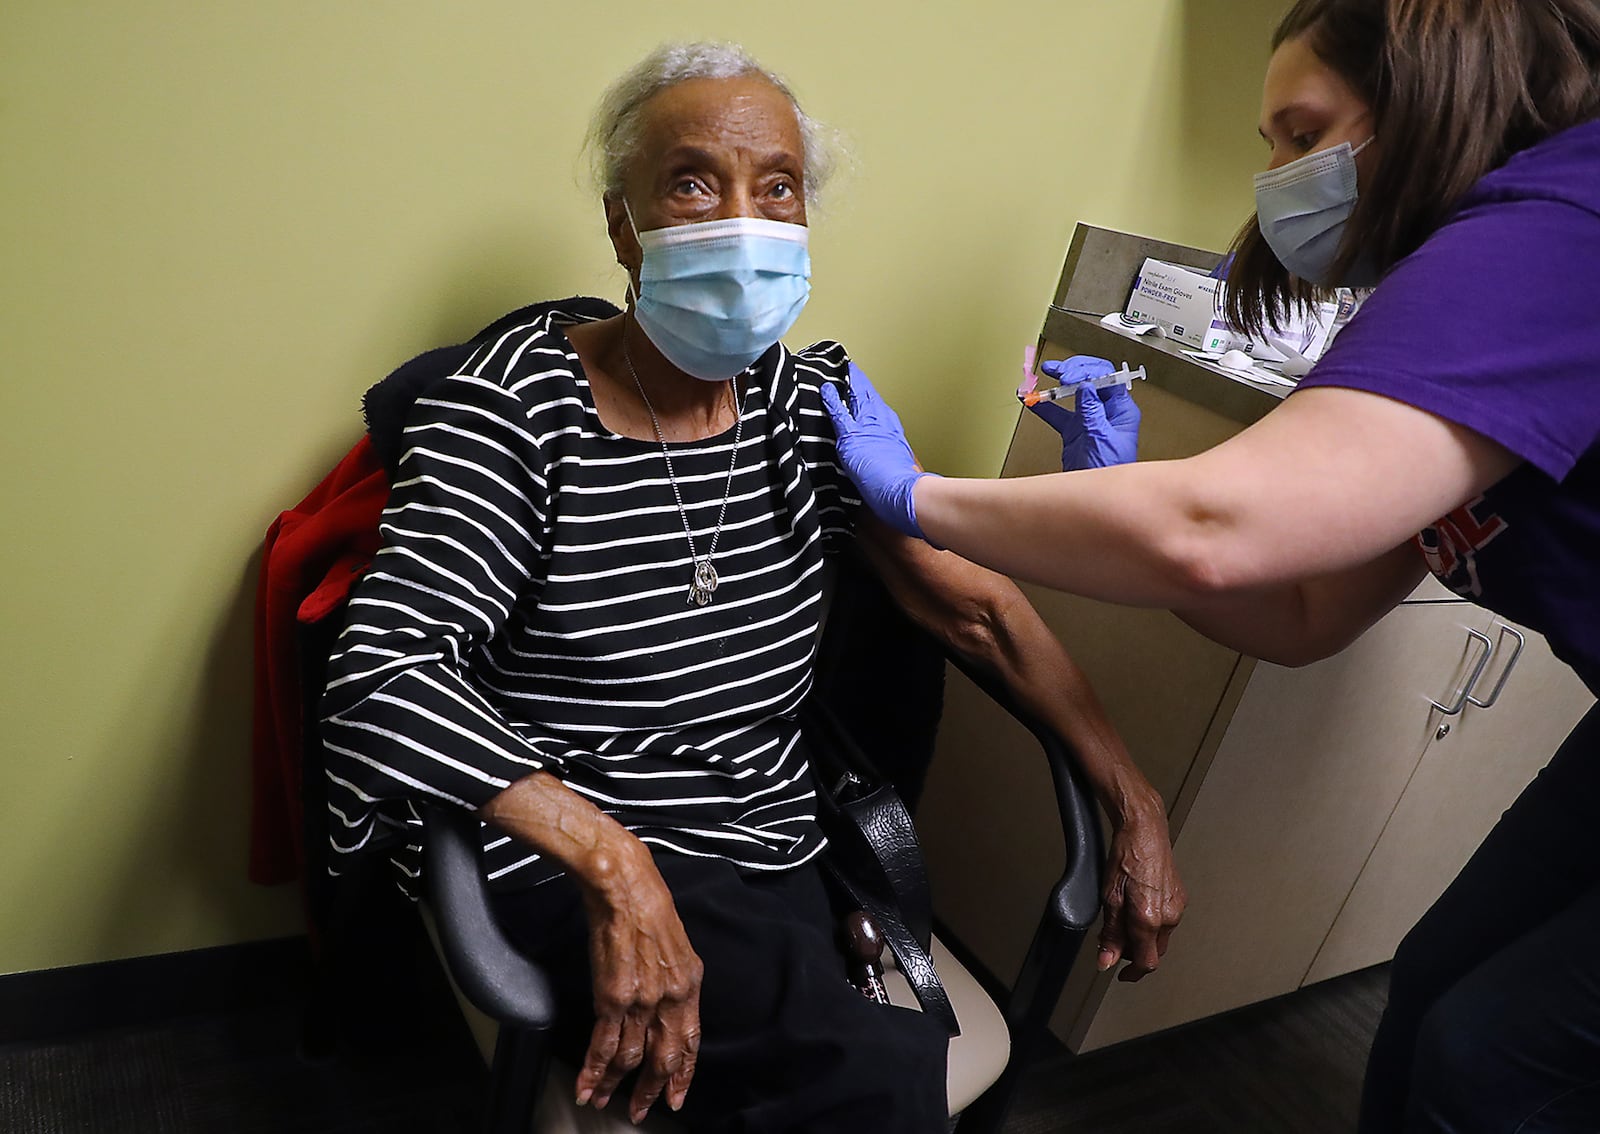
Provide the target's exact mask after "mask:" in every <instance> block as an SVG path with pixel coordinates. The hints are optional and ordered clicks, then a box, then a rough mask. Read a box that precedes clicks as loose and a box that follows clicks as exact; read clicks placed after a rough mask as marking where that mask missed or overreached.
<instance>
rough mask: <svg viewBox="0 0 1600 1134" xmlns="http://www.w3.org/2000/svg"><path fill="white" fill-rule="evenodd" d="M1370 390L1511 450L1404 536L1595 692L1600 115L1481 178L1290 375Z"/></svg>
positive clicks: (1599, 534)
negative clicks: (1501, 470)
mask: <svg viewBox="0 0 1600 1134" xmlns="http://www.w3.org/2000/svg"><path fill="white" fill-rule="evenodd" d="M1312 386H1342V387H1347V388H1349V389H1355V390H1366V391H1369V392H1371V393H1375V394H1382V395H1384V396H1386V397H1390V398H1394V399H1395V400H1397V401H1401V402H1405V403H1407V404H1408V405H1413V406H1416V407H1417V408H1418V409H1422V410H1426V411H1427V412H1429V413H1431V414H1435V415H1437V416H1439V417H1441V418H1445V419H1446V420H1448V421H1453V422H1456V423H1457V424H1459V425H1464V426H1466V427H1467V428H1469V429H1472V430H1474V431H1475V432H1477V433H1481V434H1482V435H1483V436H1485V437H1488V438H1490V439H1491V440H1494V441H1497V442H1499V443H1500V444H1501V445H1503V446H1505V447H1506V448H1507V449H1509V450H1510V451H1511V452H1512V453H1514V454H1516V455H1517V456H1519V457H1521V458H1523V460H1524V461H1525V462H1526V463H1525V464H1523V465H1521V466H1519V467H1518V468H1517V469H1516V470H1515V471H1513V472H1512V473H1511V474H1510V475H1509V476H1507V477H1506V478H1505V479H1504V480H1502V481H1500V482H1499V483H1498V484H1496V485H1494V486H1493V487H1492V488H1490V489H1489V490H1488V491H1486V492H1485V493H1484V494H1483V495H1482V496H1481V497H1479V498H1478V499H1476V500H1473V501H1470V502H1469V503H1467V504H1465V505H1463V506H1462V507H1461V508H1458V509H1456V510H1455V511H1454V512H1452V513H1451V514H1450V515H1448V516H1445V517H1443V518H1441V519H1440V520H1439V521H1437V522H1436V523H1435V524H1434V525H1432V526H1431V527H1429V528H1426V529H1425V530H1424V531H1423V532H1422V533H1421V534H1420V535H1419V536H1418V537H1417V542H1418V545H1419V546H1420V548H1421V550H1422V552H1423V554H1424V556H1425V557H1426V558H1427V561H1428V566H1429V568H1430V569H1431V570H1432V571H1433V572H1434V574H1435V575H1437V576H1438V577H1439V578H1440V580H1442V581H1443V582H1444V583H1445V585H1446V586H1448V587H1450V588H1451V589H1452V590H1454V591H1456V592H1457V593H1458V594H1461V595H1464V596H1466V597H1468V598H1470V599H1473V600H1474V601H1477V602H1479V603H1481V604H1482V605H1484V606H1486V607H1488V608H1489V609H1491V610H1493V611H1495V612H1496V613H1498V614H1502V615H1504V616H1505V617H1507V618H1509V619H1512V620H1514V621H1516V622H1520V623H1523V624H1524V625H1527V626H1531V627H1533V628H1534V629H1535V630H1538V631H1539V632H1540V633H1542V634H1544V635H1545V637H1546V638H1548V639H1549V641H1550V645H1551V648H1552V649H1553V650H1554V651H1555V653H1556V656H1558V657H1560V658H1561V659H1562V660H1564V661H1566V662H1567V664H1569V665H1571V666H1572V668H1573V669H1574V670H1576V671H1577V673H1578V676H1579V677H1581V678H1582V679H1583V681H1584V683H1585V684H1587V685H1588V686H1589V688H1590V689H1591V690H1594V691H1597V692H1600V120H1597V121H1592V122H1588V123H1585V124H1583V125H1581V126H1575V127H1573V128H1571V129H1569V130H1565V131H1563V132H1561V133H1559V134H1556V135H1554V136H1553V137H1550V138H1547V139H1545V140H1544V141H1543V142H1541V143H1539V144H1538V145H1536V146H1533V147H1531V148H1530V149H1527V150H1524V151H1522V152H1521V153H1519V154H1516V155H1515V156H1514V157H1512V158H1511V160H1510V161H1508V162H1507V163H1506V164H1505V165H1504V166H1502V167H1501V168H1499V169H1497V170H1495V171H1494V172H1492V173H1490V174H1488V175H1487V176H1486V177H1484V178H1483V180H1481V181H1480V182H1478V184H1477V185H1476V186H1474V187H1473V189H1472V191H1471V192H1470V193H1468V194H1467V196H1466V198H1465V199H1464V200H1463V201H1462V203H1461V207H1460V208H1459V209H1458V210H1457V211H1456V212H1455V214H1454V215H1453V216H1452V217H1451V218H1450V220H1449V221H1447V222H1446V223H1445V224H1444V225H1443V227H1441V228H1440V229H1439V230H1438V231H1437V232H1435V233H1434V234H1433V235H1432V236H1431V237H1429V238H1428V240H1427V241H1426V243H1424V244H1423V245H1422V247H1421V248H1419V249H1417V251H1415V252H1414V253H1412V254H1411V255H1410V256H1408V257H1406V258H1405V259H1404V260H1402V261H1401V262H1400V263H1399V264H1397V265H1395V267H1394V269H1393V271H1391V272H1390V273H1389V275H1388V276H1387V277H1385V278H1384V280H1383V282H1382V284H1381V285H1379V287H1378V289H1377V290H1376V291H1374V292H1373V293H1372V295H1371V296H1370V297H1368V299H1367V301H1366V302H1365V303H1364V304H1363V305H1362V307H1361V309H1360V311H1359V312H1357V314H1356V316H1355V318H1353V319H1352V320H1351V321H1350V325H1349V326H1348V327H1346V328H1345V329H1344V331H1343V332H1342V333H1341V334H1340V335H1339V337H1338V338H1337V339H1336V340H1335V341H1334V344H1333V346H1332V347H1330V348H1329V350H1328V353H1327V354H1326V355H1325V356H1324V357H1323V359H1322V361H1321V362H1320V363H1318V365H1317V367H1316V369H1315V370H1313V371H1312V372H1311V373H1310V374H1309V375H1307V376H1306V378H1305V379H1304V380H1303V381H1302V382H1301V383H1300V388H1301V389H1305V388H1308V387H1312Z"/></svg>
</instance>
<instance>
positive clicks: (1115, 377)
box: [1022, 362, 1144, 406]
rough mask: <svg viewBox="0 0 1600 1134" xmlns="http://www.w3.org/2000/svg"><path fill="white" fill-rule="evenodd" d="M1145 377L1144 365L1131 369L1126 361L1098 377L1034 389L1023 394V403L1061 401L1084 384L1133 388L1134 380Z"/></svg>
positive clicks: (1027, 404) (1092, 387) (1033, 403)
mask: <svg viewBox="0 0 1600 1134" xmlns="http://www.w3.org/2000/svg"><path fill="white" fill-rule="evenodd" d="M1143 377H1144V367H1142V366H1141V367H1139V369H1137V370H1129V369H1128V364H1127V363H1126V362H1124V363H1123V364H1122V369H1121V370H1113V371H1112V372H1111V373H1110V374H1102V375H1100V377H1098V378H1090V379H1087V380H1086V381H1083V382H1077V383H1074V384H1073V385H1071V386H1052V387H1051V388H1050V389H1048V390H1033V391H1031V392H1029V393H1026V394H1024V395H1022V404H1023V405H1025V406H1036V405H1038V404H1039V403H1040V402H1059V401H1060V400H1061V399H1062V398H1065V397H1066V396H1067V395H1069V394H1071V393H1072V392H1073V391H1074V390H1080V389H1082V388H1083V387H1084V386H1088V387H1089V388H1090V389H1093V390H1104V389H1105V388H1106V387H1107V386H1126V387H1128V389H1130V390H1131V389H1132V388H1133V384H1134V382H1136V381H1138V380H1140V379H1142V378H1143Z"/></svg>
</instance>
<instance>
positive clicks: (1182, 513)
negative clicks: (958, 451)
mask: <svg viewBox="0 0 1600 1134" xmlns="http://www.w3.org/2000/svg"><path fill="white" fill-rule="evenodd" d="M1517 464H1518V458H1517V457H1515V456H1514V455H1512V454H1511V453H1510V452H1509V451H1507V450H1506V449H1504V448H1503V447H1501V446H1500V445H1498V444H1496V443H1495V442H1493V441H1490V440H1489V439H1487V438H1486V437H1483V436H1482V435H1481V434H1478V433H1475V432H1473V431H1472V430H1470V429H1467V428H1465V427H1463V426H1460V425H1456V424H1455V423H1453V422H1449V421H1445V420H1444V419H1442V418H1439V417H1435V416H1434V415H1432V414H1430V413H1426V412H1424V411H1422V410H1419V409H1416V408H1415V407H1413V406H1409V405H1406V404H1404V403H1402V402H1397V401H1394V400H1392V399H1389V398H1385V397H1381V396H1378V395H1375V394H1368V393H1363V392H1360V391H1356V390H1346V389H1339V388H1325V387H1317V388H1313V389H1307V390H1302V391H1299V392H1297V393H1295V394H1294V395H1292V396H1291V397H1290V398H1288V399H1287V400H1286V401H1285V402H1284V403H1283V405H1281V406H1279V407H1278V408H1277V409H1275V410H1273V411H1272V412H1271V413H1269V414H1268V415H1267V416H1266V417H1264V418H1262V419H1261V420H1260V421H1258V422H1257V423H1256V424H1254V425H1252V426H1250V427H1249V428H1248V429H1246V430H1244V431H1243V432H1242V433H1239V434H1238V435H1237V436H1235V437H1233V438H1230V439H1229V440H1228V441H1225V442H1223V443H1222V444H1221V445H1218V446H1217V447H1216V448H1214V449H1210V450H1208V451H1206V452H1204V453H1201V454H1199V455H1197V456H1194V457H1189V458H1186V459H1183V460H1177V461H1151V462H1147V463H1141V464H1131V465H1119V466H1116V467H1114V468H1107V469H1092V470H1089V471H1086V472H1073V473H1056V474H1053V475H1049V476H1037V477H1024V478H1017V479H1008V480H960V479H954V478H942V477H924V478H922V479H921V480H920V481H918V482H917V485H916V515H917V520H918V522H919V524H920V525H921V527H922V530H923V531H924V532H925V533H926V534H927V535H928V537H929V538H930V539H932V540H933V541H934V542H935V543H938V544H940V545H941V546H944V547H948V548H950V549H951V550H953V551H957V552H959V553H961V554H963V555H966V556H968V557H969V558H973V559H976V560H978V561H980V562H982V563H985V564H987V565H988V566H990V567H993V568H995V569H996V570H999V571H1003V572H1005V573H1006V574H1008V575H1012V576H1015V577H1018V578H1024V579H1030V580H1033V581H1035V582H1039V583H1043V584H1045V585H1046V586H1051V587H1056V588H1059V589H1061V590H1065V591H1071V592H1074V593H1076V594H1082V595H1088V596H1090V597H1092V598H1099V599H1104V600H1107V601H1110V602H1121V603H1128V604H1132V605H1138V606H1159V607H1167V608H1169V609H1173V610H1178V611H1183V612H1188V613H1189V614H1190V616H1191V618H1192V619H1193V620H1195V621H1196V624H1197V625H1200V624H1202V623H1204V624H1206V625H1207V626H1208V629H1207V631H1206V632H1207V633H1213V632H1215V633H1216V634H1217V635H1218V636H1219V637H1221V638H1222V639H1223V640H1225V641H1226V640H1228V626H1229V624H1230V617H1229V612H1230V611H1231V612H1232V615H1233V618H1234V619H1238V618H1243V617H1248V616H1246V615H1245V614H1244V612H1245V611H1248V610H1250V609H1251V608H1253V607H1256V606H1258V604H1259V603H1260V602H1261V601H1262V600H1263V599H1264V598H1266V597H1268V596H1273V598H1274V602H1273V604H1272V605H1274V606H1275V607H1276V608H1277V609H1278V610H1279V611H1280V612H1283V611H1288V612H1291V613H1292V612H1294V611H1296V610H1298V611H1300V612H1302V614H1303V615H1304V613H1305V612H1311V611H1315V612H1318V614H1317V617H1316V618H1310V617H1301V618H1300V619H1299V620H1298V623H1297V625H1299V626H1300V628H1301V631H1302V633H1301V637H1302V639H1303V642H1302V645H1314V644H1316V643H1315V642H1313V641H1312V639H1313V638H1316V639H1318V640H1319V641H1323V642H1331V641H1337V640H1338V639H1339V638H1340V637H1341V636H1342V635H1345V634H1346V633H1348V634H1349V636H1353V634H1354V633H1359V630H1360V628H1361V627H1362V626H1364V625H1365V624H1367V623H1370V621H1371V620H1372V618H1373V617H1375V615H1374V613H1373V609H1372V608H1373V606H1375V605H1378V599H1379V598H1386V597H1388V596H1393V595H1395V594H1396V593H1397V592H1398V594H1399V595H1400V596H1401V597H1403V593H1404V591H1403V587H1402V580H1403V578H1405V577H1406V574H1405V573H1406V571H1407V570H1412V569H1408V568H1404V567H1403V566H1402V555H1401V553H1400V552H1399V551H1398V550H1397V549H1398V548H1399V547H1400V545H1401V544H1403V543H1404V542H1405V541H1407V540H1408V539H1410V538H1411V537H1412V536H1413V535H1414V534H1415V533H1416V532H1417V531H1419V530H1420V529H1422V528H1423V527H1425V526H1427V525H1428V524H1430V523H1432V522H1433V521H1435V520H1436V519H1438V518H1439V517H1440V516H1443V515H1445V514H1446V513H1448V512H1450V511H1451V510H1453V509H1454V508H1456V507H1458V506H1460V505H1461V504H1463V503H1465V502H1467V501H1469V500H1471V499H1473V498H1474V497H1476V496H1478V495H1480V494H1481V493H1482V492H1483V491H1484V490H1485V489H1486V488H1488V487H1489V486H1490V485H1492V484H1494V483H1495V482H1497V481H1499V480H1500V479H1501V478H1503V477H1504V476H1505V475H1506V474H1507V473H1509V472H1510V471H1511V470H1512V469H1513V468H1515V467H1516V465H1517ZM1379 563H1381V566H1375V564H1379ZM1368 571H1371V572H1372V574H1368V573H1367V572H1368ZM1418 574H1420V572H1414V573H1413V574H1411V575H1410V578H1411V580H1412V582H1415V579H1416V577H1417V575H1418ZM1308 580H1313V581H1322V582H1321V585H1322V586H1323V587H1324V588H1328V589H1325V590H1324V592H1323V593H1325V594H1333V595H1336V594H1337V593H1338V592H1339V590H1340V589H1342V588H1353V592H1352V593H1354V594H1357V595H1365V596H1367V597H1368V598H1369V599H1370V601H1369V602H1368V603H1367V604H1365V605H1363V604H1361V603H1356V604H1353V605H1352V606H1351V609H1350V613H1349V616H1348V621H1347V622H1346V623H1345V624H1343V625H1338V626H1334V625H1330V624H1329V623H1330V620H1333V621H1337V619H1338V609H1337V606H1336V604H1331V603H1330V602H1328V601H1324V600H1323V599H1320V598H1319V597H1318V591H1317V586H1318V584H1316V583H1312V582H1308ZM1332 580H1338V582H1333V581H1332ZM1284 588H1295V590H1294V591H1293V592H1288V591H1285V590H1284ZM1307 588H1309V589H1307ZM1393 601H1398V598H1394V600H1393ZM1391 605H1392V602H1391ZM1379 613H1381V611H1379ZM1352 628H1354V629H1352ZM1238 629H1239V631H1240V632H1242V633H1245V634H1248V633H1250V632H1251V627H1250V626H1249V625H1248V624H1247V623H1240V624H1239V625H1238Z"/></svg>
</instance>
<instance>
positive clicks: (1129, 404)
mask: <svg viewBox="0 0 1600 1134" xmlns="http://www.w3.org/2000/svg"><path fill="white" fill-rule="evenodd" d="M1039 369H1040V370H1043V371H1044V372H1045V373H1046V374H1048V375H1050V377H1052V378H1054V379H1055V380H1056V381H1058V382H1060V383H1061V384H1062V385H1063V386H1077V384H1078V383H1080V382H1085V381H1087V380H1088V379H1090V378H1098V377H1100V376H1101V375H1102V374H1110V373H1111V372H1112V371H1114V370H1116V367H1115V366H1112V365H1111V363H1109V362H1107V361H1106V360H1105V359H1103V358H1095V357H1094V356H1092V355H1087V354H1075V355H1073V356H1072V357H1071V358H1064V359H1060V360H1058V361H1052V362H1046V363H1045V364H1043V365H1042V366H1040V367H1039ZM1073 397H1074V399H1075V401H1076V405H1074V406H1073V408H1072V409H1067V408H1066V407H1065V406H1063V405H1062V404H1061V403H1059V402H1039V403H1038V404H1036V405H1033V406H1029V407H1028V408H1029V409H1031V410H1033V412H1034V413H1036V414H1038V415H1039V417H1040V418H1041V419H1043V421H1044V422H1045V424H1047V425H1048V426H1050V428H1051V429H1054V430H1055V431H1056V432H1057V433H1059V434H1061V469H1062V471H1063V472H1075V471H1077V470H1079V469H1103V468H1107V467H1108V466H1110V465H1123V464H1127V463H1128V462H1129V461H1132V460H1133V459H1134V458H1135V456H1137V455H1138V451H1139V405H1138V403H1137V402H1135V401H1134V400H1133V395H1132V394H1131V393H1129V392H1128V388H1127V387H1126V386H1107V387H1106V388H1105V389H1104V390H1096V389H1094V388H1093V387H1092V386H1086V385H1085V386H1078V389H1077V393H1076V394H1074V395H1073Z"/></svg>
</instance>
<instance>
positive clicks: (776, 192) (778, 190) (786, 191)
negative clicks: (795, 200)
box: [772, 181, 794, 201]
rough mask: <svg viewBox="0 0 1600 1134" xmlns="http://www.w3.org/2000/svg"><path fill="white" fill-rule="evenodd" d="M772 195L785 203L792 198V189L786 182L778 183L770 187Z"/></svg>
mask: <svg viewBox="0 0 1600 1134" xmlns="http://www.w3.org/2000/svg"><path fill="white" fill-rule="evenodd" d="M772 195H773V196H774V197H776V198H778V200H780V201H787V200H788V199H789V198H790V197H793V196H794V187H793V186H792V185H790V184H789V183H788V182H787V181H780V182H778V183H777V184H776V185H774V186H773V187H772Z"/></svg>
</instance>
